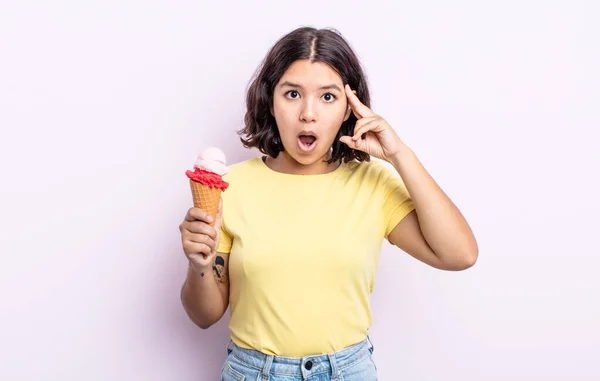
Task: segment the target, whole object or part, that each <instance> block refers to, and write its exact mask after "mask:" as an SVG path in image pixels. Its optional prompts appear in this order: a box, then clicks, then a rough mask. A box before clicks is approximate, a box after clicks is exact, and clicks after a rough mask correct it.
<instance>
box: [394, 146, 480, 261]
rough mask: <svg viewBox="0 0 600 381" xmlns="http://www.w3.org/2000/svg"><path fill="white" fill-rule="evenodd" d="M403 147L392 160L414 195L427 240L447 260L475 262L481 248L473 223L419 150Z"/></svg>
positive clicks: (422, 229) (443, 259)
mask: <svg viewBox="0 0 600 381" xmlns="http://www.w3.org/2000/svg"><path fill="white" fill-rule="evenodd" d="M402 147H403V148H402V149H401V150H400V152H399V153H398V154H397V155H396V156H394V157H393V158H392V159H391V160H390V163H391V164H392V165H393V166H394V168H396V170H397V171H398V173H399V174H400V176H401V177H402V180H403V181H404V184H405V185H406V188H407V190H408V192H409V194H410V195H411V197H412V199H413V202H414V204H415V209H416V213H417V216H418V219H419V225H420V228H421V232H422V233H423V236H424V237H425V240H426V241H427V243H428V244H429V246H430V247H431V249H432V250H433V251H434V252H435V254H436V256H437V257H438V258H440V260H442V261H444V262H447V263H456V262H461V263H468V264H473V263H475V261H476V260H477V255H478V248H477V242H476V240H475V236H474V235H473V232H472V231H471V228H470V227H469V224H468V223H467V221H466V220H465V218H464V217H463V215H462V213H461V212H460V211H459V210H458V208H457V207H456V206H455V205H454V203H453V202H452V201H451V200H450V198H448V196H446V194H445V193H444V192H443V191H442V189H441V188H440V187H439V186H438V185H437V183H436V182H435V180H434V179H433V178H432V177H431V175H430V174H429V173H428V172H427V170H426V169H425V168H424V167H423V165H422V164H421V162H420V161H419V159H418V158H417V156H416V155H415V153H414V152H413V151H412V150H411V149H410V148H409V147H407V146H406V145H403V146H402Z"/></svg>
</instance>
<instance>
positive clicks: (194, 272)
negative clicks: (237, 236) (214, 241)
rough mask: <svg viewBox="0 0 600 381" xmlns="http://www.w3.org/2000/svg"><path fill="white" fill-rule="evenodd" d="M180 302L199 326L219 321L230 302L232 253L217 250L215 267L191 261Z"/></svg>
mask: <svg viewBox="0 0 600 381" xmlns="http://www.w3.org/2000/svg"><path fill="white" fill-rule="evenodd" d="M181 302H182V304H183V308H184V309H185V311H186V313H187V314H188V316H189V318H190V319H191V320H192V321H193V322H194V323H195V324H196V325H197V326H199V327H200V328H203V329H207V328H208V327H210V326H211V325H213V324H215V323H216V322H217V321H219V319H221V317H222V316H223V314H225V311H226V310H227V306H228V305H229V254H224V253H217V255H216V256H215V260H214V261H213V265H212V269H196V268H194V267H193V266H192V265H189V266H188V273H187V278H186V280H185V283H184V285H183V287H182V288H181Z"/></svg>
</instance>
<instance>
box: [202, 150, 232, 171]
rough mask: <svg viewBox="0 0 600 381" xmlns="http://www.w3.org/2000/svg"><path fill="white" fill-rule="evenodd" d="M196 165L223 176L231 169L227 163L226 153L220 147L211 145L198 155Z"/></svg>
mask: <svg viewBox="0 0 600 381" xmlns="http://www.w3.org/2000/svg"><path fill="white" fill-rule="evenodd" d="M194 167H196V168H198V169H202V170H204V171H208V172H213V173H216V174H217V175H220V176H223V175H225V174H227V172H228V171H229V169H228V168H227V165H226V160H225V154H224V153H223V151H221V150H220V149H218V148H215V147H209V148H206V149H205V150H204V151H202V152H201V153H200V155H198V160H197V161H196V164H195V165H194Z"/></svg>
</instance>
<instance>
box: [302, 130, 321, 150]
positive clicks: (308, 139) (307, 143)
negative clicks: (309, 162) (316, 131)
mask: <svg viewBox="0 0 600 381" xmlns="http://www.w3.org/2000/svg"><path fill="white" fill-rule="evenodd" d="M316 141H317V137H316V136H314V135H304V134H300V135H298V145H299V146H300V148H301V149H303V150H304V151H310V150H312V149H313V148H314V147H315V146H316V145H317V144H316Z"/></svg>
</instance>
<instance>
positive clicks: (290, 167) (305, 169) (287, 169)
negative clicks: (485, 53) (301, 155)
mask: <svg viewBox="0 0 600 381" xmlns="http://www.w3.org/2000/svg"><path fill="white" fill-rule="evenodd" d="M329 158H330V153H329V152H327V153H326V154H325V155H323V157H321V158H319V159H318V160H317V161H315V162H314V163H311V164H301V163H298V162H297V161H296V159H294V158H293V157H291V156H290V155H289V154H288V153H287V152H285V151H282V152H280V153H279V155H277V157H276V158H272V157H270V156H267V159H266V161H265V163H266V164H267V166H268V167H269V168H271V169H272V170H274V171H276V172H281V173H286V174H290V175H322V174H325V173H329V172H332V171H335V170H336V169H337V167H338V166H339V165H340V163H339V162H333V163H331V164H329V163H327V160H328V159H329Z"/></svg>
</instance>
